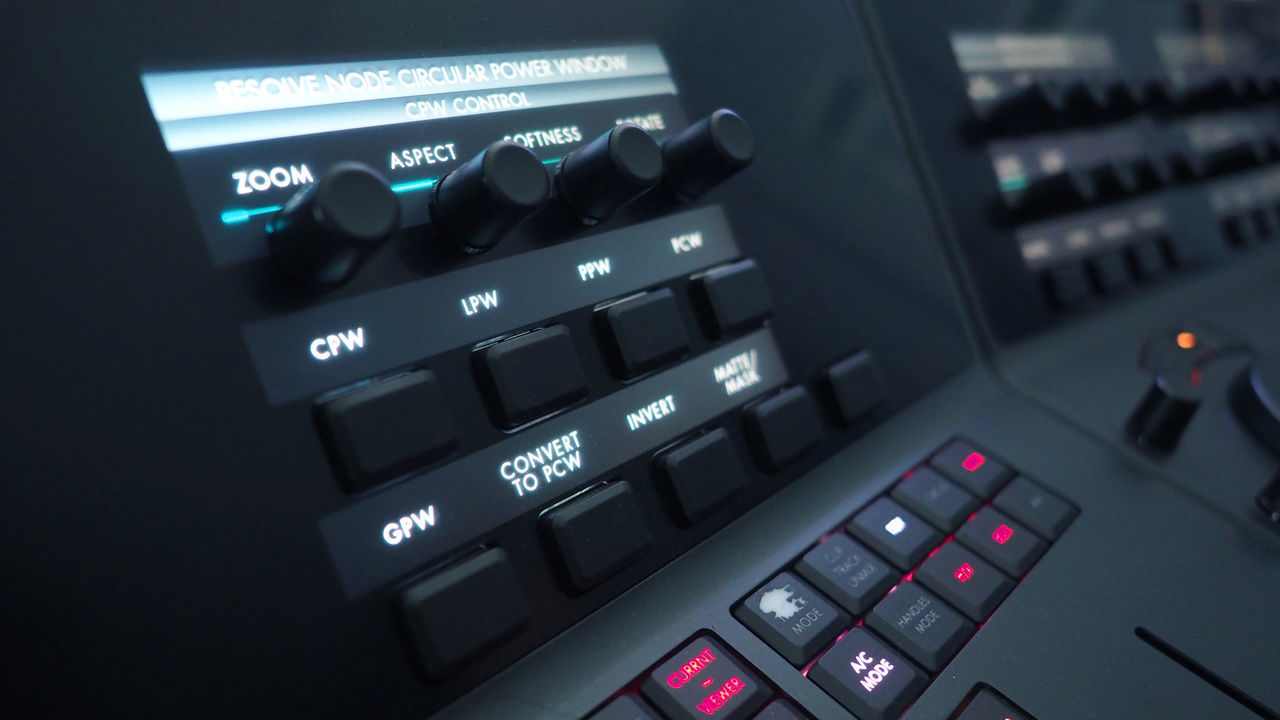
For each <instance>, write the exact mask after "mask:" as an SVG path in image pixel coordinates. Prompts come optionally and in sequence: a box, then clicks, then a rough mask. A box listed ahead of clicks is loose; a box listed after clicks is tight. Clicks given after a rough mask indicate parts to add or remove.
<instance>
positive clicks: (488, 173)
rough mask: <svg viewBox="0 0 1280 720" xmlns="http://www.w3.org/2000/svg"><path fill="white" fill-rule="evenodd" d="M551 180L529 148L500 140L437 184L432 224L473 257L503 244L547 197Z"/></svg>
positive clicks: (433, 200)
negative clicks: (499, 242)
mask: <svg viewBox="0 0 1280 720" xmlns="http://www.w3.org/2000/svg"><path fill="white" fill-rule="evenodd" d="M549 190H550V181H549V180H548V179H547V170H546V168H544V167H543V166H542V161H541V160H539V159H538V157H537V156H536V155H534V154H533V152H531V151H530V150H529V148H527V147H525V146H523V145H520V144H518V143H514V142H511V141H509V140H499V141H498V142H495V143H493V144H492V145H489V146H488V147H486V148H485V149H484V150H482V151H480V154H479V155H476V156H475V157H473V158H471V159H470V160H468V161H467V162H465V163H463V164H462V165H461V166H460V167H458V168H457V169H456V170H454V171H453V172H451V173H449V174H448V175H445V176H444V178H443V179H441V180H440V182H438V183H436V186H435V189H434V190H433V192H432V194H431V222H432V224H433V225H435V227H436V229H437V230H438V231H439V232H440V233H441V234H443V235H445V236H447V237H449V238H451V239H453V240H454V241H455V242H457V243H458V244H459V246H461V248H462V249H463V250H464V251H466V252H469V253H479V252H484V251H485V250H488V249H490V248H492V247H493V246H494V245H497V244H498V241H500V240H501V239H502V236H503V235H506V234H507V231H509V230H510V229H511V228H512V227H514V226H515V225H516V223H518V222H520V221H521V220H523V219H524V218H525V217H527V216H528V215H530V214H532V213H533V212H534V211H535V210H537V209H538V208H539V207H540V206H541V205H542V203H543V202H544V201H546V199H547V193H548V192H549Z"/></svg>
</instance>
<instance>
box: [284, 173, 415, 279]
mask: <svg viewBox="0 0 1280 720" xmlns="http://www.w3.org/2000/svg"><path fill="white" fill-rule="evenodd" d="M398 227H400V201H399V200H398V199H397V198H396V196H395V193H393V192H392V191H391V188H390V186H388V185H387V181H386V180H384V179H383V178H382V176H381V175H379V174H378V173H377V172H376V171H375V170H373V169H372V168H370V167H368V166H367V165H362V164H360V163H355V162H345V163H339V164H337V165H335V166H333V167H332V168H330V169H329V171H328V172H326V173H325V174H324V175H323V176H321V177H320V180H319V181H318V182H315V183H312V184H311V185H308V186H307V187H305V188H303V189H302V190H299V191H298V193H297V194H295V195H294V196H293V197H292V198H290V199H289V202H287V203H285V205H284V207H283V208H281V209H280V211H279V212H277V213H276V215H275V217H273V218H272V219H271V222H270V224H268V225H267V246H268V247H269V248H270V249H271V254H272V255H273V256H275V259H276V261H277V263H279V265H280V266H281V267H283V268H284V269H285V270H286V271H287V272H288V273H289V274H290V275H292V276H294V277H295V278H297V279H299V280H301V281H302V282H304V283H307V284H309V285H313V286H316V287H332V286H335V285H341V284H342V283H344V282H346V281H347V280H349V279H351V276H352V275H354V274H355V272H356V270H358V269H360V266H361V265H362V264H364V261H365V260H367V259H368V258H369V256H370V255H372V254H373V252H374V251H375V250H377V249H378V248H379V247H381V246H382V244H383V243H384V242H386V240H387V238H389V237H391V234H392V233H394V232H395V231H396V229H397V228H398Z"/></svg>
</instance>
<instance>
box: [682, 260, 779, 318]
mask: <svg viewBox="0 0 1280 720" xmlns="http://www.w3.org/2000/svg"><path fill="white" fill-rule="evenodd" d="M698 287H699V289H700V291H701V294H702V297H703V299H704V300H705V302H706V305H707V308H708V310H710V312H711V318H712V320H714V321H715V329H716V332H717V333H718V334H719V335H730V334H733V333H736V332H738V331H740V330H748V329H751V328H754V327H756V326H758V325H759V324H760V323H762V322H764V319H765V318H767V317H769V315H770V314H771V313H772V312H773V303H772V301H770V300H769V290H768V288H766V287H765V284H764V273H762V272H760V268H759V267H758V266H757V265H756V263H755V261H754V260H740V261H738V262H736V263H733V264H732V265H725V266H724V267H719V268H716V269H715V270H712V271H710V272H708V273H707V274H706V275H703V276H702V277H701V278H699V279H698Z"/></svg>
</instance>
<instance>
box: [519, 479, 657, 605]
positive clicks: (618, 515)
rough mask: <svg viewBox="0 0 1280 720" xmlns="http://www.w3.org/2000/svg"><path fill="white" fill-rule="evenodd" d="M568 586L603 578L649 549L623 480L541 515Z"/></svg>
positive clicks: (648, 537) (580, 586)
mask: <svg viewBox="0 0 1280 720" xmlns="http://www.w3.org/2000/svg"><path fill="white" fill-rule="evenodd" d="M543 523H544V525H545V527H546V531H547V534H548V535H549V536H550V537H551V544H552V546H553V547H555V549H556V554H557V555H558V556H559V560H560V565H561V567H563V568H564V571H565V573H566V575H567V576H568V579H569V585H570V587H571V588H572V589H574V590H576V591H578V592H583V591H585V590H589V589H591V588H593V587H595V586H596V585H599V584H600V583H602V582H604V581H605V580H607V579H608V578H610V577H612V576H613V575H615V574H617V573H618V572H620V571H621V570H622V569H623V568H625V567H627V566H628V565H630V564H631V563H633V562H635V561H636V560H637V559H639V558H640V557H641V556H642V555H644V554H645V553H647V552H648V551H649V546H650V544H651V542H652V535H650V533H649V527H648V526H647V525H646V524H645V521H644V516H643V515H642V514H641V513H640V506H639V505H637V504H636V499H635V495H634V494H633V493H632V492H631V485H630V484H629V483H627V482H626V481H622V482H614V483H609V484H608V485H606V486H604V488H603V489H600V490H597V491H595V492H592V493H590V494H588V495H585V496H583V497H581V498H579V499H576V500H573V501H571V502H569V503H566V504H565V505H561V506H560V507H557V508H555V509H553V510H551V511H550V512H549V513H547V516H546V517H545V518H543Z"/></svg>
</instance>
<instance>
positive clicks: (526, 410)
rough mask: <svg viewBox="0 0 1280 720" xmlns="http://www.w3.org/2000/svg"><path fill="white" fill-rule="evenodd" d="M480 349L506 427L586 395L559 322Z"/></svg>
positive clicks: (584, 382) (575, 357)
mask: <svg viewBox="0 0 1280 720" xmlns="http://www.w3.org/2000/svg"><path fill="white" fill-rule="evenodd" d="M480 353H481V365H482V366H483V368H484V374H485V376H486V379H487V380H488V383H489V385H490V387H491V388H492V389H493V391H494V393H495V394H496V395H497V398H498V402H499V404H500V410H501V414H502V419H503V422H504V423H506V425H507V426H508V427H514V426H516V425H523V424H524V423H527V422H529V421H530V420H534V419H536V418H539V417H541V416H543V415H546V414H547V413H550V412H552V411H554V410H559V409H560V408H563V407H565V406H567V405H569V404H571V403H573V402H574V401H575V400H578V399H580V398H583V397H585V396H586V394H587V377H586V375H585V374H583V372H582V365H581V364H580V363H579V362H578V354H577V352H576V351H575V350H574V348H573V340H572V338H570V337H569V330H568V328H566V327H564V326H563V325H554V326H552V327H549V328H543V329H541V330H534V331H533V332H530V333H525V334H524V335H521V336H519V337H515V338H512V339H510V340H504V341H502V342H500V343H496V344H494V345H490V346H489V347H487V348H485V349H483V350H481V351H480Z"/></svg>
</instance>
